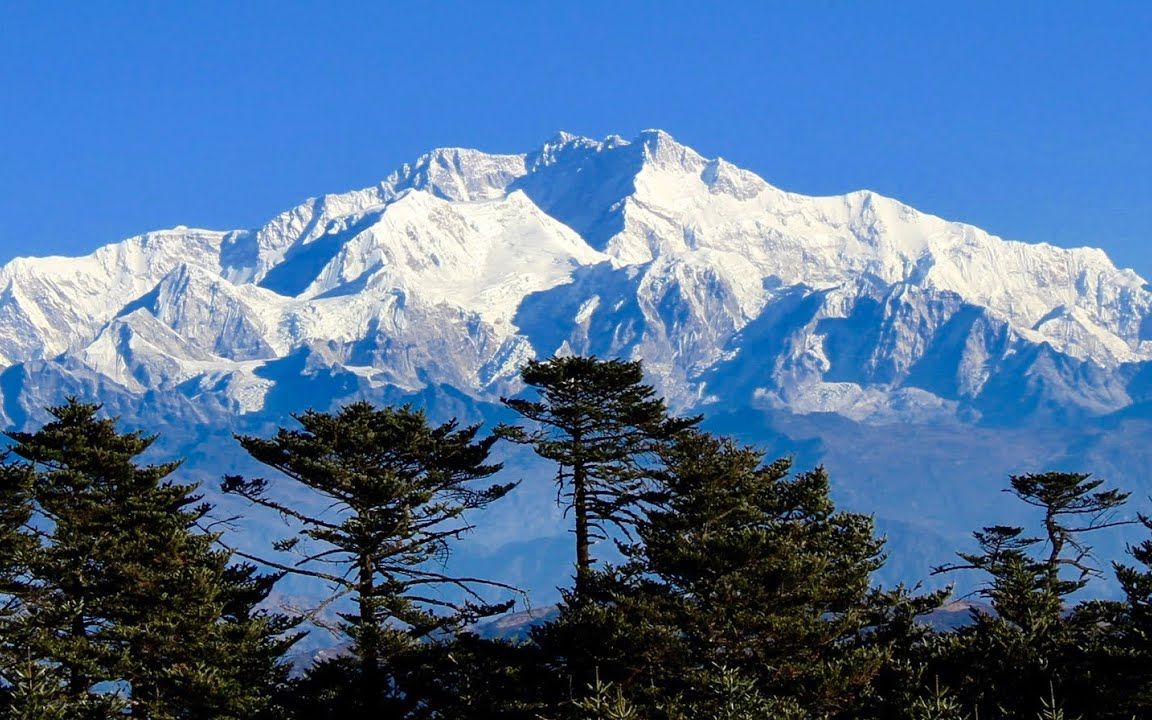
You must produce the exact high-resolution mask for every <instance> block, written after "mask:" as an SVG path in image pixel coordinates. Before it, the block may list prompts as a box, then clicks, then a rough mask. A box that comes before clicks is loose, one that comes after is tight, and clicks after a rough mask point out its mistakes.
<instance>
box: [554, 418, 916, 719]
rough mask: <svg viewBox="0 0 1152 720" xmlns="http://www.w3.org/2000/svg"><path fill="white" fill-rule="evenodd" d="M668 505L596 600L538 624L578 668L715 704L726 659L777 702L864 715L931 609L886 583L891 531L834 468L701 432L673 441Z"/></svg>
mask: <svg viewBox="0 0 1152 720" xmlns="http://www.w3.org/2000/svg"><path fill="white" fill-rule="evenodd" d="M660 454H661V469H660V471H659V472H658V474H657V477H658V478H659V480H660V481H661V486H662V488H663V493H662V497H661V501H660V503H659V504H657V505H654V506H653V507H652V508H650V510H649V511H648V512H647V513H646V516H645V517H644V519H643V520H642V521H640V522H639V523H638V524H637V525H636V534H637V537H638V542H637V543H636V544H634V545H631V546H628V547H626V548H625V551H626V555H627V556H628V557H629V562H628V563H627V564H626V565H625V566H624V567H623V568H621V569H619V570H611V569H609V570H607V571H600V572H596V573H593V574H591V575H590V577H589V583H588V588H589V589H588V592H587V593H586V595H585V596H584V597H583V598H582V601H570V602H569V603H567V604H566V606H565V608H564V612H563V613H562V614H561V617H560V618H559V620H558V621H557V622H556V623H553V624H551V625H549V626H545V627H543V628H540V629H539V630H538V631H537V632H536V633H535V634H534V636H533V637H534V638H535V639H536V640H537V642H539V643H540V644H541V646H542V647H543V648H545V650H551V651H552V652H553V653H554V654H555V655H556V656H558V657H559V658H560V660H559V666H560V667H559V668H558V669H561V670H563V671H566V672H568V673H570V674H571V675H572V676H573V677H574V678H575V680H576V681H577V682H580V681H584V682H588V680H587V677H588V676H589V674H590V673H591V672H592V671H594V670H595V671H596V672H597V673H598V674H599V676H601V677H602V678H603V679H604V680H605V681H610V682H613V683H617V684H618V685H619V686H621V687H622V688H623V689H624V690H625V691H626V692H628V693H629V696H630V697H631V698H632V699H633V701H635V702H637V703H639V704H641V705H642V706H644V707H646V708H648V709H649V711H650V712H651V711H655V710H656V709H657V708H661V707H663V708H664V710H663V711H662V712H664V713H665V714H667V715H669V716H671V715H672V713H671V712H669V708H671V707H672V706H676V707H680V708H684V707H692V706H693V704H695V703H699V702H703V699H702V698H701V697H699V693H700V689H701V688H704V687H709V686H710V685H712V684H713V683H714V682H716V680H717V677H716V676H715V673H716V672H718V671H719V670H718V669H720V668H723V671H724V672H725V673H736V675H735V676H736V677H740V678H745V679H747V680H748V681H749V682H752V683H754V688H755V690H756V692H757V693H759V694H760V696H761V697H762V698H764V702H771V703H775V704H777V705H779V704H780V703H788V702H790V703H793V704H798V706H803V707H804V708H806V709H808V710H809V711H811V712H818V713H826V714H828V715H829V716H832V717H835V716H843V717H852V716H853V715H852V713H853V712H854V711H855V710H856V709H857V708H858V707H859V706H861V704H862V703H863V700H864V698H865V697H866V696H868V695H869V693H870V686H871V683H872V681H873V679H874V678H875V677H876V676H877V675H878V673H879V672H880V671H881V669H882V667H883V665H884V663H885V661H886V659H887V657H888V656H889V655H890V652H891V645H892V644H893V643H894V642H895V637H896V635H898V634H899V633H897V632H896V625H897V624H899V623H901V622H902V623H903V624H902V625H901V627H902V628H904V631H905V632H911V631H910V630H908V628H909V627H910V625H911V623H910V617H911V616H912V615H913V614H915V612H916V611H919V610H923V609H927V608H928V607H931V606H934V605H935V604H936V603H937V602H938V600H937V599H936V598H930V599H927V600H924V601H918V602H916V601H913V600H912V599H910V598H908V597H907V596H906V595H905V594H904V593H903V592H902V591H896V592H880V591H877V590H874V589H873V588H872V587H871V579H870V576H871V573H872V572H873V571H874V570H875V569H876V568H878V567H879V566H880V564H881V562H882V559H883V558H882V545H883V543H882V541H881V540H878V539H876V538H875V537H874V535H873V528H872V522H871V519H870V518H868V517H865V516H862V515H857V514H853V513H844V512H837V511H836V509H835V508H834V506H833V504H832V502H831V500H830V499H829V497H828V479H827V476H826V475H825V474H824V472H823V471H822V470H815V471H812V472H807V473H801V474H799V475H795V476H792V475H790V474H789V470H790V468H789V463H788V462H787V461H783V460H782V461H777V462H775V463H771V464H767V465H765V464H764V458H763V455H762V453H760V452H759V451H756V450H754V449H752V448H744V447H740V446H737V445H736V444H734V443H733V442H732V441H730V440H727V439H723V438H716V437H714V436H711V435H708V434H706V433H701V432H695V431H693V432H683V433H681V434H680V435H679V436H678V438H677V440H676V442H674V443H672V444H670V445H668V446H666V447H665V448H663V449H662V450H661V453H660Z"/></svg>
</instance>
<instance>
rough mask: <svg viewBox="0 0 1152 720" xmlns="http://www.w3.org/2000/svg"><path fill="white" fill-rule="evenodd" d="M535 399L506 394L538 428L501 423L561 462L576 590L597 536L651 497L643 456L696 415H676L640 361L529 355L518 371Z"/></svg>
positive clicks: (633, 518)
mask: <svg viewBox="0 0 1152 720" xmlns="http://www.w3.org/2000/svg"><path fill="white" fill-rule="evenodd" d="M520 377H521V379H523V381H524V383H525V384H526V385H528V386H530V387H532V388H535V389H536V390H537V392H538V393H539V399H538V400H534V401H533V400H524V399H512V398H503V399H502V402H503V403H504V404H505V405H507V406H508V407H510V408H511V409H513V410H515V411H516V412H517V413H519V414H520V415H521V416H522V417H524V418H525V419H527V420H529V421H531V422H532V423H533V424H534V427H533V428H532V429H530V430H526V429H525V428H521V427H507V426H505V427H502V428H500V433H501V435H502V436H503V437H505V438H507V439H509V440H511V441H512V442H516V443H521V444H527V445H531V446H532V447H533V449H534V450H535V451H536V453H537V454H538V455H540V456H541V457H543V458H545V459H548V460H551V461H552V462H554V463H556V464H557V472H556V484H557V486H558V497H559V498H560V500H561V502H562V504H563V505H564V507H565V509H566V510H569V511H571V512H572V514H573V516H574V528H573V533H574V535H575V536H576V593H577V594H579V593H580V592H582V591H583V589H584V585H585V583H586V582H587V575H588V573H589V571H590V570H591V568H592V563H593V558H592V550H591V548H592V542H593V541H594V540H596V539H604V538H606V537H607V532H608V530H609V528H610V527H612V526H615V527H619V528H624V529H625V530H627V528H628V527H630V526H631V525H634V524H635V523H636V522H637V520H639V518H640V512H641V508H642V506H643V504H644V503H645V502H646V501H649V500H651V499H652V488H651V484H650V483H649V482H648V480H649V473H648V469H647V468H646V467H645V464H644V461H645V460H646V459H648V458H650V456H651V455H652V454H653V453H654V452H655V451H657V450H658V449H659V448H660V447H661V445H663V444H664V443H666V442H668V441H669V440H670V439H671V438H673V437H674V436H675V435H676V434H677V433H680V432H682V431H684V430H687V429H689V428H692V427H695V426H696V425H697V424H698V423H699V422H700V418H699V417H694V418H686V419H679V418H672V417H670V416H669V415H668V411H667V408H666V407H665V405H664V401H663V400H662V399H661V398H658V397H656V394H655V392H654V390H653V389H652V387H651V386H650V385H645V384H643V380H644V371H643V368H642V367H641V365H640V363H639V362H624V361H621V360H599V359H597V358H594V357H554V358H552V359H550V360H547V361H544V362H540V361H536V360H533V361H530V362H529V363H528V364H527V365H526V366H525V367H524V369H523V370H522V371H521V373H520Z"/></svg>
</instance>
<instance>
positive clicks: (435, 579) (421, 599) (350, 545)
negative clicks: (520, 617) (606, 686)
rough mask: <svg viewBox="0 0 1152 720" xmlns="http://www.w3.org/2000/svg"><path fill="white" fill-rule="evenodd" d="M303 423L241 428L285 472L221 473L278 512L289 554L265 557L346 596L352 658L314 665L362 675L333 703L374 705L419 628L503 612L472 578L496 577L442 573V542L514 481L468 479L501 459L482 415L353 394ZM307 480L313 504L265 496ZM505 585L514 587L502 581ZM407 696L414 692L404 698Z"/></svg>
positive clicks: (254, 448) (256, 452) (422, 632)
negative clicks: (433, 418)
mask: <svg viewBox="0 0 1152 720" xmlns="http://www.w3.org/2000/svg"><path fill="white" fill-rule="evenodd" d="M296 419H297V420H298V421H299V423H300V425H301V426H302V427H301V429H300V430H289V429H284V428H281V429H280V430H279V431H278V432H277V433H276V435H275V436H274V437H273V438H272V439H262V438H257V437H247V436H245V437H240V438H238V439H239V441H240V443H241V445H242V446H243V447H244V449H245V450H247V451H248V453H249V454H251V455H252V457H253V458H255V459H256V460H259V461H260V462H262V463H264V464H265V465H268V466H269V467H272V468H274V469H276V470H278V471H280V473H282V474H283V475H284V476H285V477H284V478H282V479H274V480H266V479H244V478H241V477H238V476H230V477H227V478H225V480H224V483H223V486H222V487H223V490H224V491H225V492H228V493H235V494H238V495H240V496H243V497H244V498H247V499H248V500H250V501H251V502H253V503H256V504H258V505H261V506H263V507H266V508H269V509H271V510H274V511H276V512H277V513H279V514H280V515H281V516H282V517H284V518H285V519H287V520H288V521H289V522H290V523H291V525H292V526H293V534H292V535H291V536H289V537H288V538H286V539H284V540H282V541H280V542H278V543H277V544H276V545H275V548H276V549H277V550H280V551H283V552H291V553H294V554H295V555H296V556H297V558H298V559H296V560H294V561H293V562H291V563H273V564H274V566H278V567H281V568H282V569H283V570H284V571H286V572H292V573H297V574H300V575H304V576H308V577H312V578H316V579H319V580H322V581H324V582H326V583H327V584H328V585H329V587H330V588H332V590H333V595H332V596H331V597H330V598H329V599H328V601H329V602H332V601H336V600H338V599H339V598H341V597H347V598H349V599H350V600H351V602H353V603H354V605H355V608H356V610H355V612H345V613H343V614H342V615H341V617H342V618H343V619H344V625H343V631H344V632H345V633H346V634H347V635H348V636H349V637H350V638H351V639H352V641H353V652H354V655H355V658H354V662H353V663H351V664H350V663H349V662H347V661H344V660H337V661H334V663H333V664H332V666H331V667H327V668H318V669H317V670H316V674H315V675H314V677H313V678H312V680H313V681H314V682H313V683H312V685H313V686H315V685H317V684H319V685H321V686H323V684H324V682H326V681H325V680H324V679H323V678H324V677H329V678H333V677H338V676H341V675H343V674H344V673H345V672H349V671H350V672H351V674H358V680H357V681H356V683H355V686H356V687H358V689H359V691H358V695H357V699H356V701H355V702H353V703H352V706H351V707H347V706H345V707H343V709H341V708H340V707H339V706H333V708H332V711H333V712H337V713H338V714H341V716H346V715H347V714H350V713H357V712H359V713H365V714H369V715H372V716H373V717H374V716H375V715H374V713H376V712H379V711H381V710H383V709H384V708H385V703H386V702H388V698H391V700H392V702H393V703H394V707H395V704H399V703H401V701H402V695H403V693H401V692H398V691H397V689H396V688H395V687H394V685H395V682H396V679H397V677H398V672H396V668H395V667H393V668H392V670H393V672H392V673H391V674H390V675H389V674H388V673H386V672H385V670H386V669H387V668H385V667H384V666H385V665H386V664H388V663H391V664H392V665H393V666H394V665H395V664H396V663H397V662H399V660H400V659H402V658H403V657H404V656H405V654H406V653H408V652H409V651H410V650H411V649H412V647H413V644H414V643H415V642H416V641H417V640H419V639H422V638H428V637H430V636H434V635H436V634H438V633H441V632H442V631H446V630H453V629H458V628H460V627H462V626H464V625H466V624H468V623H470V622H474V621H475V620H476V619H478V618H480V617H484V616H487V615H492V614H495V613H498V612H503V611H504V610H506V609H508V608H509V607H510V606H511V604H512V602H511V601H508V602H502V603H496V604H490V603H486V602H483V601H482V600H481V599H480V597H479V595H478V594H477V593H476V590H475V586H476V585H485V584H486V585H489V586H500V587H502V588H504V587H506V586H502V585H500V584H499V583H494V582H490V581H487V580H483V579H480V578H469V577H456V576H452V575H448V574H444V573H443V572H441V571H440V570H439V569H438V567H437V566H436V563H437V562H438V561H442V560H444V559H445V558H446V556H447V554H448V552H449V550H450V547H449V543H450V541H452V540H454V539H457V538H459V537H460V536H461V535H463V534H464V533H466V532H467V531H469V530H470V529H471V528H472V525H471V524H469V522H468V521H467V519H466V518H465V517H464V515H465V513H466V512H468V511H471V510H477V509H481V508H484V507H485V506H487V505H488V504H490V503H492V502H494V501H496V500H498V499H499V498H501V497H503V496H504V495H506V494H507V493H508V492H509V491H510V490H511V489H512V487H514V484H499V483H497V484H491V485H488V486H486V487H482V488H479V489H477V488H476V487H475V486H474V482H475V481H478V480H483V479H485V478H488V477H490V476H491V475H493V474H495V473H496V472H498V471H499V470H500V467H501V466H500V465H499V464H491V463H488V455H489V453H490V451H491V448H492V445H493V443H494V442H495V437H489V438H486V439H482V440H477V439H476V436H477V433H478V431H479V426H477V425H473V426H469V427H463V428H461V427H460V426H459V425H458V424H457V422H456V421H455V420H453V421H450V422H447V423H444V424H442V425H438V426H432V425H430V424H429V423H428V420H427V418H426V417H425V415H424V413H423V412H422V411H419V410H414V409H412V408H411V407H409V406H404V407H400V408H391V407H385V408H379V409H377V408H375V407H373V406H372V405H371V404H369V403H366V402H357V403H353V404H351V405H348V406H346V407H344V408H342V409H341V410H340V411H339V412H337V413H335V414H332V413H323V412H316V411H308V412H305V413H303V414H301V415H299V416H296ZM285 484H289V485H295V486H297V487H299V486H303V487H305V488H307V489H308V490H310V491H311V492H312V493H313V494H314V496H315V497H316V498H319V500H320V501H321V503H320V505H319V508H320V509H318V510H316V511H315V512H310V511H309V510H308V508H307V507H306V506H301V505H292V504H289V503H287V502H285V501H282V500H280V499H279V498H281V497H285V496H286V494H287V493H288V492H290V491H292V490H294V489H295V488H293V487H290V486H286V487H285V488H284V491H285V492H283V493H278V494H277V497H272V496H271V495H270V494H269V493H268V490H269V488H270V487H272V486H275V485H285ZM445 586H453V587H455V588H456V589H457V590H459V591H461V592H462V593H464V594H465V595H466V596H467V597H468V599H466V600H462V601H456V600H453V599H449V598H448V597H447V596H446V595H442V594H439V593H438V592H437V591H438V589H441V588H443V587H445ZM506 589H510V588H506ZM408 700H409V701H413V699H412V698H408Z"/></svg>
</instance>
